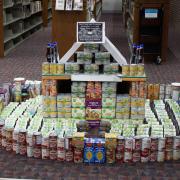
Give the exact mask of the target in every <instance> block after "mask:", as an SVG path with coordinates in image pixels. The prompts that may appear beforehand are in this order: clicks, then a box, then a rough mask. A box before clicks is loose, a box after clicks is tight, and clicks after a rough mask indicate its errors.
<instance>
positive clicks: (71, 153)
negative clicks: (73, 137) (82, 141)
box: [66, 150, 74, 162]
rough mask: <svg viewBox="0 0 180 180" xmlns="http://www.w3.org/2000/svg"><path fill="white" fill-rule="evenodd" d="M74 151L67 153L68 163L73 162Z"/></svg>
mask: <svg viewBox="0 0 180 180" xmlns="http://www.w3.org/2000/svg"><path fill="white" fill-rule="evenodd" d="M73 158H74V157H73V150H68V151H66V162H73Z"/></svg>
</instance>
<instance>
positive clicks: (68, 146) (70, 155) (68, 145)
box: [65, 136, 83, 162]
mask: <svg viewBox="0 0 180 180" xmlns="http://www.w3.org/2000/svg"><path fill="white" fill-rule="evenodd" d="M65 150H66V162H73V161H74V162H75V161H76V160H77V161H78V162H79V161H81V156H79V159H78V157H77V156H76V157H75V158H74V148H73V144H72V137H71V136H66V137H65ZM82 151H83V150H82ZM82 153H83V152H82ZM75 159H76V160H75Z"/></svg>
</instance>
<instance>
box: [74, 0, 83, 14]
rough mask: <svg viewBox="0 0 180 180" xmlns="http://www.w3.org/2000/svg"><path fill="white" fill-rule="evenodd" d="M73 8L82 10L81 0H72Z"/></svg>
mask: <svg viewBox="0 0 180 180" xmlns="http://www.w3.org/2000/svg"><path fill="white" fill-rule="evenodd" d="M73 10H76V11H82V10H83V0H74V8H73Z"/></svg>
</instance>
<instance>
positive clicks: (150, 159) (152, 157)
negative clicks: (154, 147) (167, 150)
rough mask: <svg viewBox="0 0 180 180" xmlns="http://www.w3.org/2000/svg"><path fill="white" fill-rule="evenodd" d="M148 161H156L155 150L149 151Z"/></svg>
mask: <svg viewBox="0 0 180 180" xmlns="http://www.w3.org/2000/svg"><path fill="white" fill-rule="evenodd" d="M149 161H150V162H155V161H157V151H151V152H150V158H149Z"/></svg>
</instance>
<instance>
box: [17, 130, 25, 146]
mask: <svg viewBox="0 0 180 180" xmlns="http://www.w3.org/2000/svg"><path fill="white" fill-rule="evenodd" d="M18 142H19V143H20V144H26V130H20V131H19V135H18Z"/></svg>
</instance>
